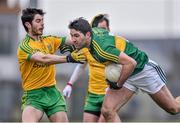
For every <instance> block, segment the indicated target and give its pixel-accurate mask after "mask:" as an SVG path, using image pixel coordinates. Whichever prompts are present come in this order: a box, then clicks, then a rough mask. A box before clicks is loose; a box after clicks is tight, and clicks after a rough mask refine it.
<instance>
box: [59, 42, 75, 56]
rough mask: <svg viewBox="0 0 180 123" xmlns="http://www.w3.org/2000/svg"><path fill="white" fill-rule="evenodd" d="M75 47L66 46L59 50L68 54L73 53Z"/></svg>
mask: <svg viewBox="0 0 180 123" xmlns="http://www.w3.org/2000/svg"><path fill="white" fill-rule="evenodd" d="M75 49H76V48H75V46H74V45H67V44H64V45H62V46H60V47H59V50H60V53H62V54H64V53H66V52H70V53H71V52H73V51H74V50H75Z"/></svg>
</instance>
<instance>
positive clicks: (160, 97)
mask: <svg viewBox="0 0 180 123" xmlns="http://www.w3.org/2000/svg"><path fill="white" fill-rule="evenodd" d="M150 96H151V98H152V99H153V100H154V101H155V102H156V103H157V104H158V105H159V106H160V107H162V108H163V109H165V110H168V109H170V108H171V107H172V106H175V105H176V104H177V102H176V101H175V99H174V97H173V96H172V94H171V92H170V91H169V89H168V88H167V87H166V86H165V85H164V86H163V87H162V88H161V89H160V90H159V91H158V92H157V93H155V94H150Z"/></svg>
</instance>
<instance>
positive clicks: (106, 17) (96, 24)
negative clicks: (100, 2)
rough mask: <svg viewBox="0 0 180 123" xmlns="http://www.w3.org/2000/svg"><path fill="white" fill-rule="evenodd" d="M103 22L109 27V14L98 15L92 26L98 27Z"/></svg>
mask: <svg viewBox="0 0 180 123" xmlns="http://www.w3.org/2000/svg"><path fill="white" fill-rule="evenodd" d="M102 21H106V23H107V26H108V27H109V19H108V15H107V14H99V15H96V16H95V17H94V18H93V20H92V21H91V26H92V27H97V26H98V24H99V23H100V22H102Z"/></svg>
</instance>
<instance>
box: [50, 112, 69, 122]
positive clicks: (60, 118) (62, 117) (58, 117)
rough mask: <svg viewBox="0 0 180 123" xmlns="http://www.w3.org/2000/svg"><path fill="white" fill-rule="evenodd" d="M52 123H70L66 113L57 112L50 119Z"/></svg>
mask: <svg viewBox="0 0 180 123" xmlns="http://www.w3.org/2000/svg"><path fill="white" fill-rule="evenodd" d="M49 120H50V121H51V122H68V117H67V113H66V112H63V111H61V112H56V113H55V114H53V115H51V116H50V117H49Z"/></svg>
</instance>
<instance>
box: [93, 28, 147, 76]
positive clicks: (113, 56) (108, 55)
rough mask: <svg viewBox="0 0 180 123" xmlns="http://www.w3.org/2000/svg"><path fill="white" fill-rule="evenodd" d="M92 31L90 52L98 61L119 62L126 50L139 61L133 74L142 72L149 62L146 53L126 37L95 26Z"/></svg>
mask: <svg viewBox="0 0 180 123" xmlns="http://www.w3.org/2000/svg"><path fill="white" fill-rule="evenodd" d="M92 31H93V35H92V42H91V45H90V52H91V54H92V55H93V57H94V58H95V59H96V60H97V61H99V62H101V63H106V62H108V61H111V62H115V63H119V58H118V57H119V54H120V53H121V52H124V53H126V54H127V55H128V56H130V57H132V58H133V59H134V60H136V62H137V66H136V68H135V70H134V72H133V73H132V75H133V74H136V73H138V72H140V71H141V70H142V69H143V68H144V66H145V64H146V63H147V62H148V56H147V55H146V53H145V52H143V51H141V50H139V49H138V48H137V47H135V46H134V45H133V44H132V43H131V42H129V41H127V40H126V39H124V38H122V37H119V36H113V35H110V34H109V33H108V31H107V30H104V29H100V28H93V30H92Z"/></svg>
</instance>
